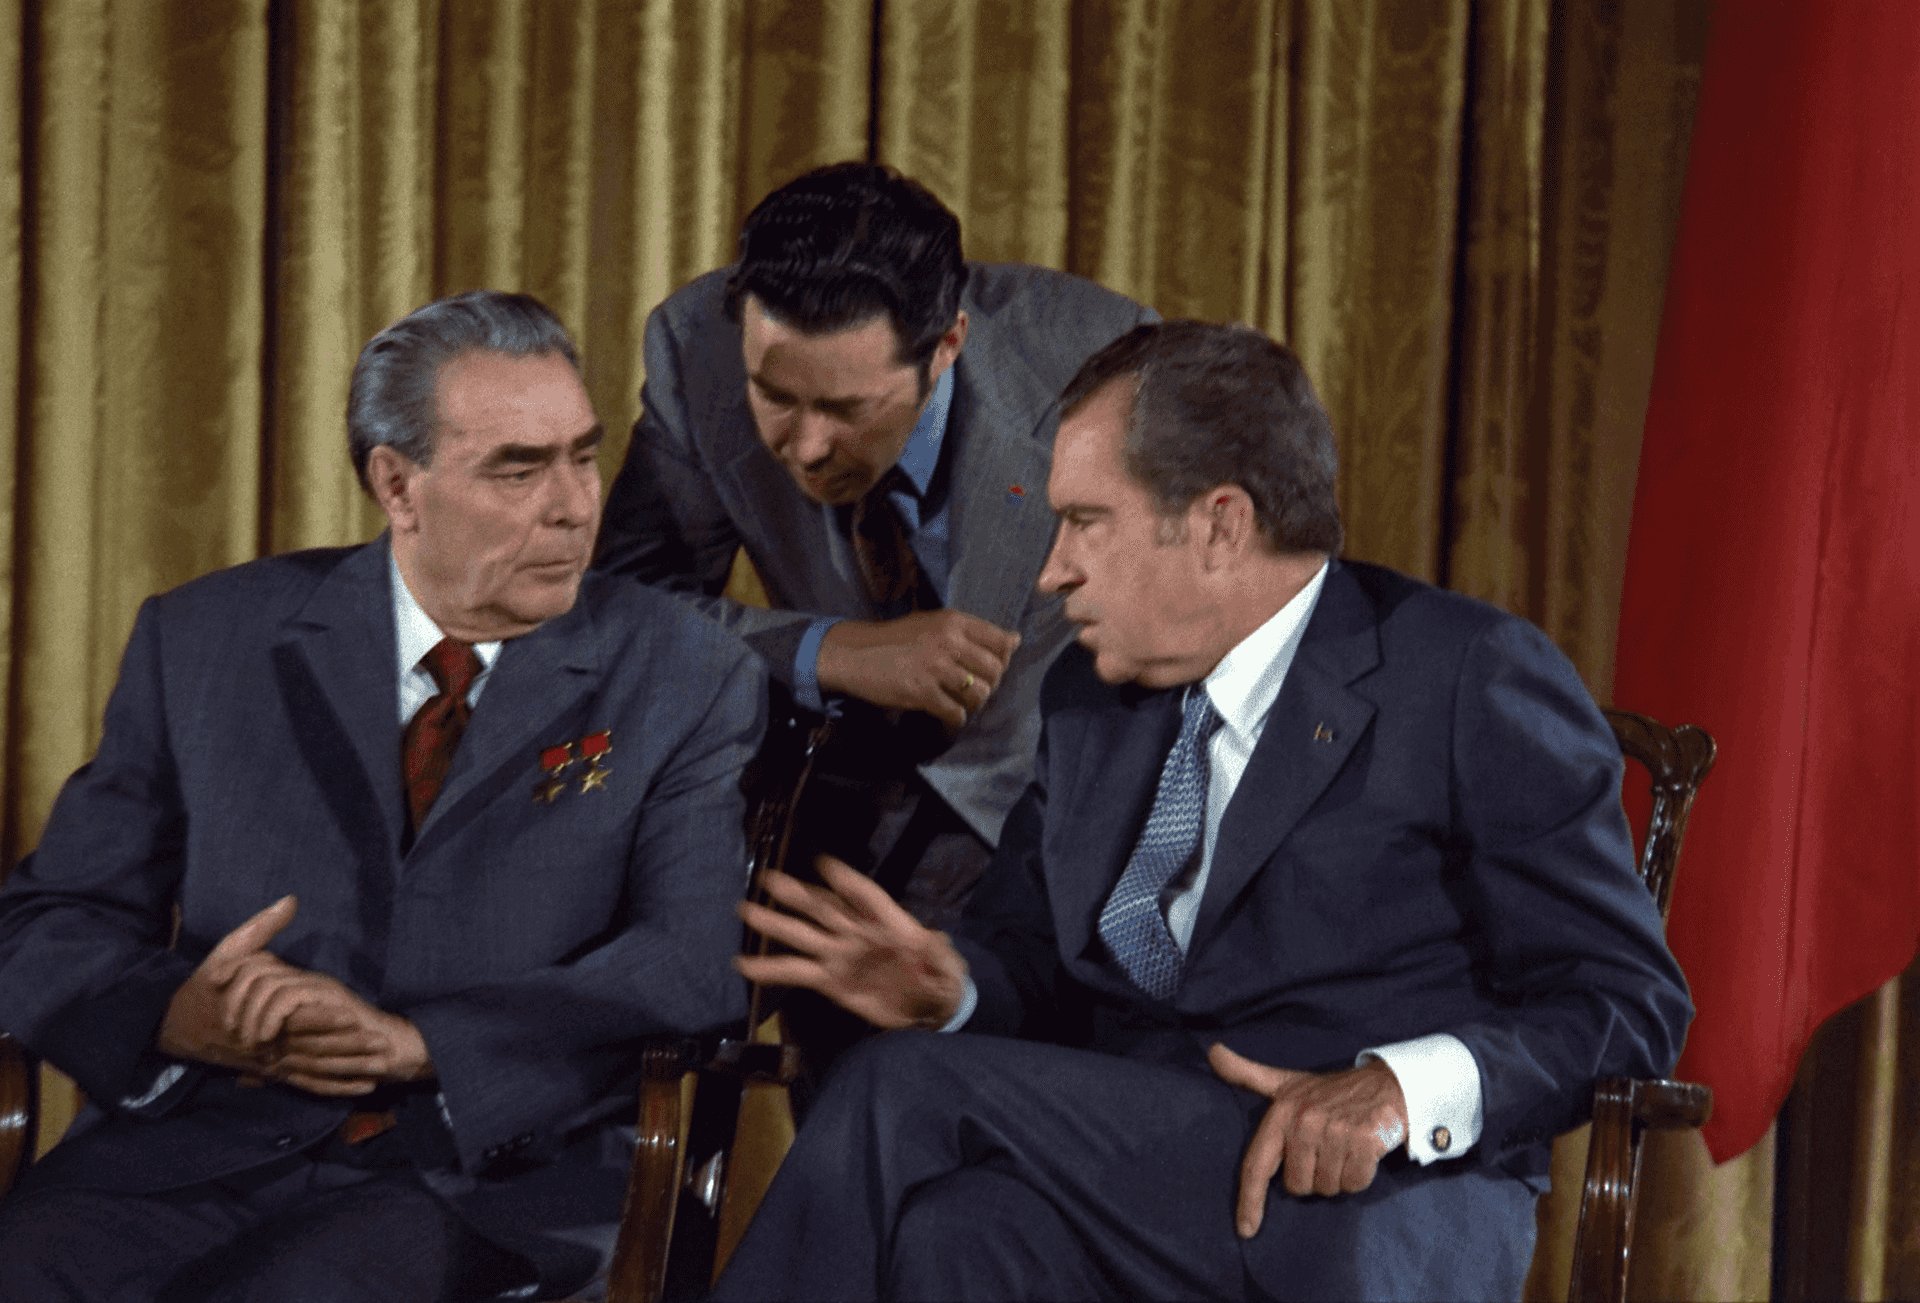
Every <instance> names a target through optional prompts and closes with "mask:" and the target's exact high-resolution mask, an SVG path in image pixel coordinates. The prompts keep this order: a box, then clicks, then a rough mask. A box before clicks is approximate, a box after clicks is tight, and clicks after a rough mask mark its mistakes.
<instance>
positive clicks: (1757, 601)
mask: <svg viewBox="0 0 1920 1303" xmlns="http://www.w3.org/2000/svg"><path fill="white" fill-rule="evenodd" d="M1619 646H1620V650H1619V669H1618V673H1617V676H1616V679H1615V693H1614V699H1615V701H1616V702H1619V703H1620V704H1622V705H1627V706H1630V707H1631V708H1634V709H1638V710H1644V711H1646V712H1648V713H1651V714H1654V715H1656V716H1658V717H1660V718H1661V719H1663V720H1665V721H1667V722H1669V723H1697V724H1700V725H1703V726H1704V727H1706V728H1707V729H1708V730H1709V731H1711V732H1712V733H1713V734H1714V736H1715V738H1716V739H1717V740H1718V741H1719V744H1720V759H1719V763H1718V766H1717V768H1716V769H1715V772H1714V773H1713V775H1712V776H1711V777H1710V778H1709V779H1708V781H1707V783H1706V785H1705V787H1704V788H1703V789H1702V795H1701V797H1700V800H1699V803H1698V805H1697V806H1696V807H1695V812H1694V817H1693V822H1692V824H1691V826H1690V828H1689V830H1688V834H1687V844H1686V853H1685V855H1684V856H1683V857H1682V861H1681V871H1680V876H1679V880H1678V884H1677V886H1676V889H1675V892H1674V904H1673V915H1672V919H1671V921H1670V923H1669V927H1668V936H1669V939H1670V940H1671V942H1672V945H1673V949H1674V952H1675V954H1676V955H1678V957H1679V959H1680V962H1681V964H1682V965H1683V966H1684V968H1685V969H1686V972H1687V976H1688V979H1689V981H1690V982H1691V983H1692V986H1693V992H1694V1001H1695V1003H1696V1004H1697V1006H1698V1008H1699V1014H1698V1017H1697V1018H1696V1020H1695V1022H1694V1025H1693V1029H1692V1031H1691V1033H1690V1034H1689V1037H1688V1043H1687V1050H1686V1055H1685V1057H1684V1058H1683V1059H1682V1060H1681V1065H1680V1074H1681V1075H1682V1076H1683V1077H1686V1078H1688V1079H1690V1080H1696V1081H1703V1082H1705V1083H1706V1084H1708V1085H1710V1086H1712V1087H1713V1090H1714V1096H1715V1104H1714V1117H1713V1121H1712V1123H1711V1124H1710V1125H1709V1127H1708V1129H1707V1133H1706V1139H1707V1144H1708V1146H1709V1148H1710V1149H1711V1150H1712V1153H1713V1156H1714V1157H1715V1159H1717V1160H1719V1161H1725V1160H1726V1159H1728V1158H1731V1157H1733V1156H1735V1155H1736V1154H1739V1153H1740V1152H1742V1151H1743V1150H1745V1149H1746V1148H1747V1147H1748V1146H1750V1145H1751V1144H1753V1143H1754V1142H1755V1141H1756V1140H1758V1139H1759V1138H1760V1136H1761V1135H1762V1134H1764V1133H1765V1131H1766V1128H1767V1126H1768V1124H1769V1122H1770V1121H1771V1120H1772V1118H1773V1115H1774V1114H1775V1112H1777V1111H1778V1109H1779V1107H1780V1104H1781V1101H1782V1100H1783V1099H1784V1098H1785V1097H1786V1094H1787V1090H1788V1087H1789V1086H1790V1085H1791V1084H1792V1079H1793V1074H1794V1071H1795V1067H1796V1065H1797V1063H1798V1061H1799V1058H1800V1054H1801V1052H1802V1050H1804V1049H1805V1047H1806V1044H1807V1041H1808V1039H1809V1037H1810V1036H1811V1035H1812V1033H1813V1031H1814V1029H1815V1028H1816V1027H1817V1026H1818V1025H1819V1023H1820V1022H1821V1020H1823V1019H1824V1018H1826V1017H1827V1016H1828V1015H1830V1014H1832V1013H1834V1012H1835V1011H1837V1010H1838V1009H1840V1008H1842V1007H1843V1006H1845V1005H1847V1004H1849V1003H1851V1002H1852V1001H1854V1000H1856V999H1858V998H1859V997H1860V996H1862V995H1865V994H1867V993H1868V992H1870V991H1872V990H1873V989H1874V988H1875V987H1877V986H1879V985H1880V984H1881V983H1882V982H1883V981H1885V980H1886V979H1887V978H1889V977H1892V976H1894V975H1895V974H1897V973H1899V972H1900V971H1901V970H1902V969H1903V968H1905V967H1906V965H1907V963H1908V961H1909V960H1910V959H1911V958H1912V957H1913V954H1914V951H1915V947H1916V942H1917V941H1920V764H1917V763H1916V755H1917V754H1920V709H1917V708H1916V701H1917V700H1920V698H1917V697H1916V684H1920V4H1916V3H1912V2H1911V0H1878V2H1875V3H1867V2H1865V0H1856V2H1854V3H1848V4H1831V3H1767V4H1762V3H1748V2H1745V0H1743V2H1742V3H1737V4H1722V5H1721V6H1719V9H1718V10H1717V12H1716V16H1715V23H1714V31H1713V36H1712V40H1711V43H1710V44H1709V46H1708V53H1707V62H1706V67H1705V71H1704V73H1703V80H1702V85H1701V96H1700V105H1699V110H1698V118H1697V121H1696V125H1695V129H1694V135H1693V146H1692V155H1691V157H1690V160H1689V166H1688V174H1687V189H1686V194H1685V200H1684V206H1683V210H1682V217H1681V225H1680V232H1679V240H1678V244H1677V246H1676V248H1675V254H1674V264H1673V272H1672V276H1671V279H1670V281H1669V283H1668V289H1667V305H1666V317H1665V321H1664V323H1663V326H1662V332H1661V338H1660V351H1659V358H1658V363H1657V366H1656V370H1655V379H1654V390H1653V396H1652V402H1651V404H1650V406H1649V408H1648V413H1647V427H1646V440H1645V444H1644V446H1643V449H1642V453H1641V464H1640V479H1639V487H1638V495H1637V497H1636V499H1635V503H1634V520H1633V533H1632V538H1631V544H1630V548H1629V553H1628V565H1627V580H1626V591H1625V597H1624V601H1623V604H1622V609H1621V618H1620V644H1619Z"/></svg>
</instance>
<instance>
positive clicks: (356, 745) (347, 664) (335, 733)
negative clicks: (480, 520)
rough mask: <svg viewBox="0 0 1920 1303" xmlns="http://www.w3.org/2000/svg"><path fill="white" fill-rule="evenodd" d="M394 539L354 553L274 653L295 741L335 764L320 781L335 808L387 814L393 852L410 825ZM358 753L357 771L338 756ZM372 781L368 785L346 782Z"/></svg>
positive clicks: (362, 815) (323, 772) (317, 591)
mask: <svg viewBox="0 0 1920 1303" xmlns="http://www.w3.org/2000/svg"><path fill="white" fill-rule="evenodd" d="M387 557H388V553H387V541H386V536H385V535H382V536H381V537H380V538H379V539H378V540H376V541H375V542H373V543H370V544H368V545H367V546H366V547H363V548H360V549H359V550H357V551H355V552H352V553H349V554H348V555H347V557H346V559H345V560H343V561H341V562H340V564H339V565H337V566H335V567H334V568H333V570H332V571H331V572H330V573H329V574H328V575H327V577H326V578H325V579H323V580H322V581H321V582H320V584H319V586H318V587H316V588H315V589H314V591H313V593H312V595H311V596H309V597H308V599H307V602H306V605H305V606H303V607H302V608H301V609H300V612H299V614H298V615H296V616H294V618H293V619H292V620H290V621H289V622H288V636H287V639H286V640H285V641H284V642H282V643H281V644H280V646H279V647H278V648H276V650H275V664H276V673H277V674H278V676H279V679H280V683H281V692H282V695H283V697H284V698H285V699H286V703H287V712H288V716H289V718H290V719H291V720H292V723H293V727H294V730H295V735H296V740H297V741H298V742H299V743H300V745H301V746H302V748H303V749H308V750H311V748H312V747H314V746H324V747H325V748H326V750H327V752H328V755H329V757H330V763H328V764H326V765H325V766H323V767H321V768H318V769H316V772H315V774H314V778H315V780H316V781H317V782H318V783H319V784H320V785H321V787H322V788H323V789H325V790H326V791H327V794H328V797H329V800H330V801H331V800H333V799H334V798H336V797H338V798H339V799H340V800H342V801H344V802H345V804H344V805H342V806H340V807H337V808H341V809H348V810H354V811H357V812H358V813H357V814H356V815H355V816H354V819H353V821H354V822H355V823H359V822H360V821H361V820H364V818H365V813H364V812H365V810H366V809H367V808H368V807H367V804H366V802H371V805H372V808H374V809H377V810H378V811H379V813H380V820H381V823H382V825H383V827H382V832H383V834H384V837H385V842H386V846H387V848H388V851H389V855H391V854H393V853H397V851H398V849H399V845H400V830H401V829H402V828H403V827H404V826H405V818H404V814H403V812H402V808H401V780H400V722H399V710H400V706H399V701H400V697H399V693H400V670H399V666H398V662H397V654H396V652H395V650H394V648H395V647H396V646H397V642H396V638H395V634H394V628H393V590H392V587H391V581H390V577H389V562H388V559H387ZM347 755H351V756H352V757H353V758H354V759H355V760H357V762H358V772H357V773H356V772H351V771H349V770H347V769H346V768H344V767H343V766H342V765H341V764H340V763H338V762H339V761H342V760H344V759H345V758H346V756H347ZM360 783H364V784H365V785H366V790H364V791H354V792H351V793H349V792H346V791H345V790H344V788H345V787H347V786H349V785H351V786H355V787H357V786H358V785H359V784H360Z"/></svg>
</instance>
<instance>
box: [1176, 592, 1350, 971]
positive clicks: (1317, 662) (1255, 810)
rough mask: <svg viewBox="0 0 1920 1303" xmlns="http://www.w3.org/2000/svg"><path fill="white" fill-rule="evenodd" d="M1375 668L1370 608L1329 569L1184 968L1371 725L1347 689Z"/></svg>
mask: <svg viewBox="0 0 1920 1303" xmlns="http://www.w3.org/2000/svg"><path fill="white" fill-rule="evenodd" d="M1379 663H1380V635H1379V629H1378V626H1377V624H1376V623H1375V617H1374V615H1373V611H1372V607H1371V604H1370V603H1369V602H1368V601H1367V599H1366V597H1365V595H1364V594H1363V593H1362V592H1361V591H1360V588H1359V585H1358V584H1356V583H1355V582H1354V580H1353V579H1352V577H1351V576H1350V575H1348V574H1347V573H1346V572H1345V571H1344V570H1343V569H1341V568H1340V565H1339V563H1338V562H1335V563H1334V565H1333V568H1332V569H1331V570H1330V571H1329V572H1328V574H1327V578H1326V583H1325V585H1324V587H1323V588H1322V590H1321V593H1320V600H1319V602H1318V604H1317V605H1316V606H1315V608H1314V613H1313V618H1312V620H1311V621H1310V622H1309V623H1308V626H1307V631H1306V633H1305V635H1304V636H1303V637H1302V639H1301V643H1300V650H1299V651H1298V653H1296V654H1295V656H1294V661H1293V665H1292V667H1291V668H1289V669H1288V671H1287V679H1286V682H1285V684H1284V685H1282V687H1281V689H1280V695H1279V696H1278V697H1277V698H1276V699H1275V700H1274V703H1273V709H1272V710H1271V711H1270V712H1268V715H1267V723H1266V727H1265V728H1264V729H1263V730H1262V731H1261V734H1260V741H1259V743H1258V744H1257V745H1256V746H1255V747H1254V750H1253V756H1252V759H1251V760H1250V761H1249V762H1248V764H1247V771H1246V773H1245V774H1243V775H1242V776H1241V779H1240V784H1239V786H1238V787H1236V788H1235V789H1234V794H1233V800H1232V801H1231V802H1230V803H1229V804H1228V806H1227V812H1226V814H1225V815H1224V816H1223V817H1222V818H1221V820H1220V832H1219V836H1218V837H1217V839H1216V840H1215V842H1214V849H1213V865H1212V868H1211V870H1210V871H1209V873H1208V877H1207V888H1206V894H1205V895H1204V896H1203V897H1202V898H1201V901H1200V913H1199V916H1198V917H1197V918H1196V919H1195V921H1194V929H1193V940H1192V943H1191V945H1190V946H1189V947H1188V951H1187V957H1188V962H1189V963H1191V962H1192V961H1193V960H1194V959H1195V958H1196V957H1198V955H1199V954H1200V953H1201V951H1202V950H1204V949H1205V948H1206V946H1207V945H1208V943H1210V942H1211V941H1212V940H1213V939H1214V937H1215V936H1216V935H1217V934H1218V933H1219V930H1220V926H1221V923H1222V921H1223V920H1224V918H1225V916H1226V912H1227V910H1228V908H1229V907H1230V906H1231V905H1232V903H1233V902H1234V900H1235V899H1236V898H1238V896H1239V895H1240V893H1241V892H1242V890H1244V889H1245V887H1246V886H1247V884H1248V883H1249V882H1250V881H1252V879H1253V877H1254V875H1255V874H1256V873H1257V872H1258V871H1259V870H1260V868H1261V866H1262V865H1264V864H1266V863H1267V862H1268V861H1269V860H1270V859H1272V858H1273V855H1274V853H1275V852H1276V851H1277V850H1278V849H1279V847H1280V843H1281V842H1283V841H1284V840H1286V837H1287V834H1289V833H1290V832H1292V831H1293V829H1294V826H1295V825H1296V824H1298V823H1299V822H1300V819H1301V817H1302V816H1303V815H1305V814H1306V812H1307V811H1308V810H1309V809H1310V808H1312V806H1313V803H1314V802H1315V801H1317V800H1319V799H1320V794H1321V793H1322V792H1324V791H1326V789H1327V785H1328V784H1329V783H1331V782H1332V781H1333V778H1334V775H1335V774H1337V773H1339V772H1340V767H1341V766H1342V765H1344V764H1345V763H1346V761H1347V757H1348V756H1349V755H1350V754H1352V752H1353V748H1354V744H1355V743H1357V742H1358V741H1359V740H1360V736H1361V734H1362V733H1364V732H1365V731H1366V728H1367V725H1368V724H1369V723H1370V722H1371V721H1372V719H1373V715H1374V705H1373V703H1372V702H1370V701H1368V700H1367V699H1366V698H1365V697H1362V696H1361V695H1360V694H1358V693H1356V692H1354V691H1353V690H1352V689H1351V688H1350V687H1349V686H1348V685H1349V684H1351V683H1352V682H1353V681H1354V680H1355V679H1357V678H1359V677H1360V676H1361V675H1363V674H1366V673H1367V672H1368V671H1370V670H1372V669H1373V668H1374V667H1375V666H1376V665H1378V664H1379Z"/></svg>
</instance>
